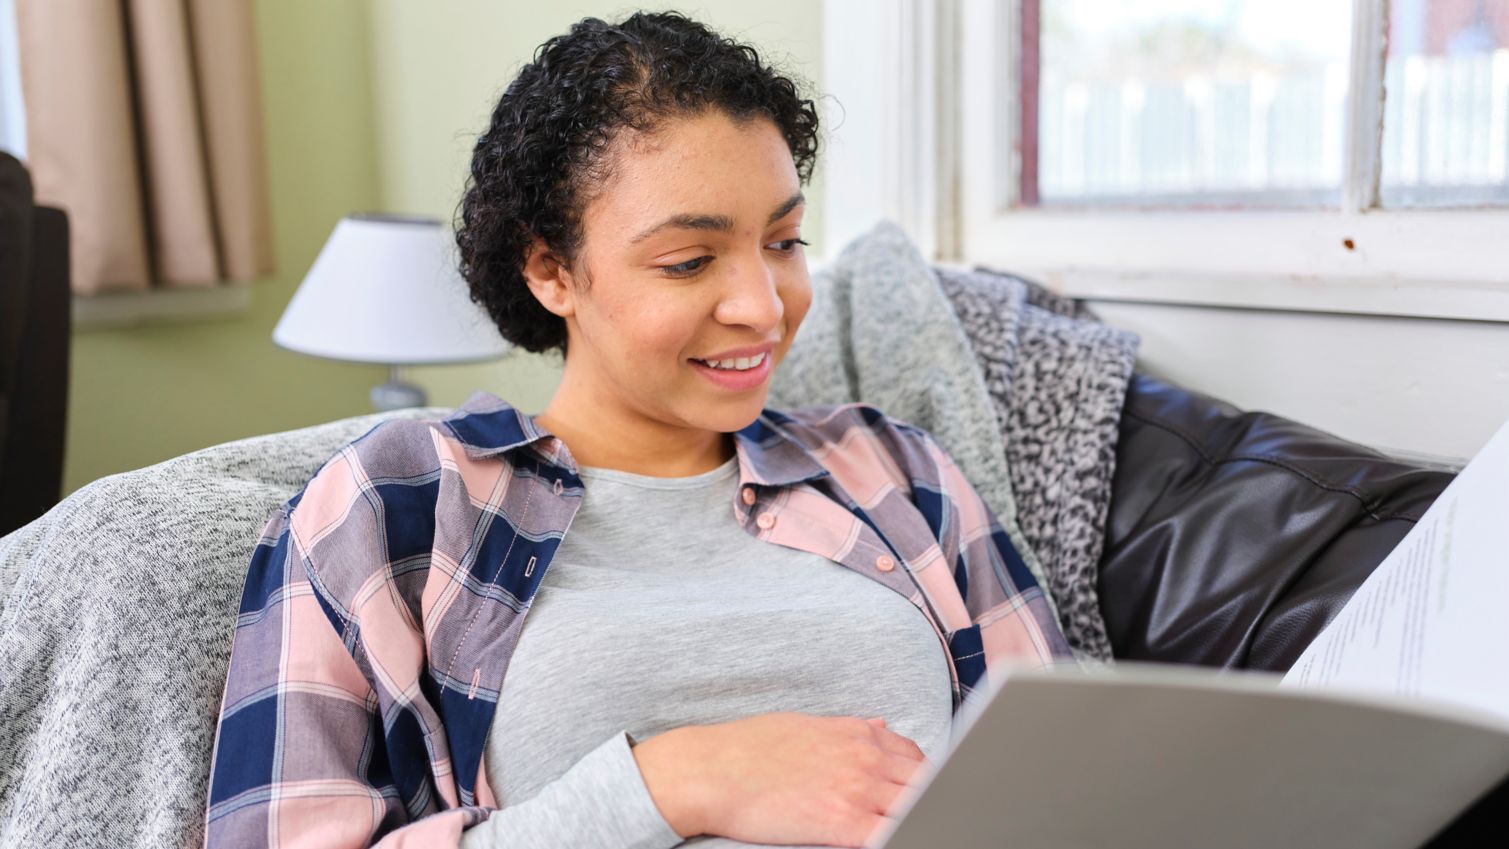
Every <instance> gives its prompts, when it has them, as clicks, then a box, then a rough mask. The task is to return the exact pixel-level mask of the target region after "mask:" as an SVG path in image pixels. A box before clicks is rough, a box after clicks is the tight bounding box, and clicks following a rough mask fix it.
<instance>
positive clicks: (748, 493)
mask: <svg viewBox="0 0 1509 849" xmlns="http://www.w3.org/2000/svg"><path fill="white" fill-rule="evenodd" d="M743 498H744V503H745V504H753V503H755V493H754V487H752V486H746V487H744V496H743Z"/></svg>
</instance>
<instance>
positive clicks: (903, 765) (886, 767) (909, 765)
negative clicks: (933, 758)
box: [881, 752, 925, 784]
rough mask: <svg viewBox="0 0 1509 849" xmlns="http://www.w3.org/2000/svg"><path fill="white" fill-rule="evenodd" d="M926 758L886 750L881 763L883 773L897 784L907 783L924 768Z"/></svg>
mask: <svg viewBox="0 0 1509 849" xmlns="http://www.w3.org/2000/svg"><path fill="white" fill-rule="evenodd" d="M924 763H925V760H922V761H919V760H913V759H911V758H909V757H907V756H906V755H898V754H896V753H894V752H886V753H885V755H884V756H883V761H882V763H881V774H882V775H884V776H885V777H886V779H887V780H889V781H892V782H895V783H896V784H906V783H907V782H909V781H911V780H912V776H914V775H916V774H917V770H919V769H922V765H923V764H924Z"/></svg>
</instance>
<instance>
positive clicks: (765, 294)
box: [714, 261, 786, 333]
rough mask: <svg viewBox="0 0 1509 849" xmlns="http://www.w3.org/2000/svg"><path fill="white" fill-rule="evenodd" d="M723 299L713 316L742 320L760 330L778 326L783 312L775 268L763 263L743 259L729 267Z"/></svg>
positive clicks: (735, 321)
mask: <svg viewBox="0 0 1509 849" xmlns="http://www.w3.org/2000/svg"><path fill="white" fill-rule="evenodd" d="M730 277H731V279H730V280H729V286H728V288H727V290H726V292H727V293H726V294H725V295H724V297H723V300H722V301H721V302H720V303H719V304H718V308H717V310H716V311H715V312H714V316H715V317H716V318H717V319H718V321H719V322H721V323H723V324H742V325H746V326H748V327H752V328H754V329H755V330H757V331H759V332H761V333H768V332H770V331H771V330H772V329H774V328H776V327H777V326H779V324H780V321H781V316H782V315H784V314H785V310H786V307H785V304H784V303H783V302H782V301H781V293H780V287H779V285H778V278H777V276H776V271H775V269H773V268H771V267H770V266H769V265H768V264H767V263H764V262H757V261H746V262H743V263H740V267H738V268H736V269H734V270H733V273H732V274H731V275H730Z"/></svg>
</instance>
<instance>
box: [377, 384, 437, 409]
mask: <svg viewBox="0 0 1509 849" xmlns="http://www.w3.org/2000/svg"><path fill="white" fill-rule="evenodd" d="M424 405H425V395H424V389H422V388H421V387H418V386H415V385H414V384H412V383H404V382H402V381H400V380H398V379H396V378H394V379H390V380H389V381H388V382H387V383H384V384H382V385H380V386H374V387H372V406H373V408H375V409H376V410H378V411H379V412H387V411H388V410H401V409H403V408H404V407H423V406H424Z"/></svg>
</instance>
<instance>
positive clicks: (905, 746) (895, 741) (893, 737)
mask: <svg viewBox="0 0 1509 849" xmlns="http://www.w3.org/2000/svg"><path fill="white" fill-rule="evenodd" d="M873 733H874V737H875V742H877V743H879V744H880V747H881V748H882V749H885V750H886V751H887V752H894V753H895V754H898V755H905V756H907V757H909V758H911V759H912V760H914V761H920V760H923V758H924V757H925V756H924V755H923V754H922V747H921V746H918V745H917V743H916V742H915V741H913V740H912V739H911V738H908V737H903V736H901V735H900V734H897V733H896V732H894V731H892V730H891V729H889V728H881V727H878V726H877V727H875V728H874V729H873Z"/></svg>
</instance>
